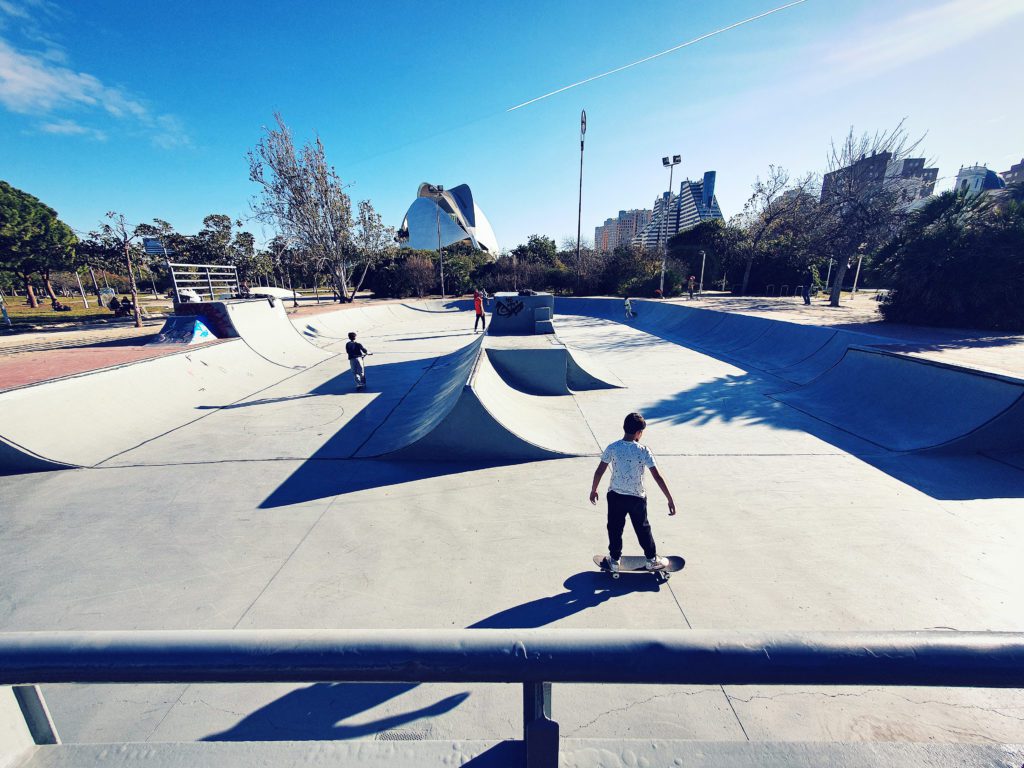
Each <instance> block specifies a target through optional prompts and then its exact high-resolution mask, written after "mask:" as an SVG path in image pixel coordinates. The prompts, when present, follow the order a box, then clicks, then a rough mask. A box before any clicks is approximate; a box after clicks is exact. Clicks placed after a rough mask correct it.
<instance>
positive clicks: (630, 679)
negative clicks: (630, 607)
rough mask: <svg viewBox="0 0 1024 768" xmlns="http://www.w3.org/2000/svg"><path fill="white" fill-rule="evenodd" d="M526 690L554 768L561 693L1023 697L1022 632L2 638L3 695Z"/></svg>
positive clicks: (528, 714)
mask: <svg viewBox="0 0 1024 768" xmlns="http://www.w3.org/2000/svg"><path fill="white" fill-rule="evenodd" d="M255 682H266V683H269V682H274V683H316V682H380V683H384V682H407V683H522V685H523V738H524V740H525V746H526V755H527V765H530V766H554V765H556V764H557V759H558V724H557V723H556V722H554V720H552V711H551V688H552V684H553V683H615V684H631V683H648V684H650V683H656V684H672V685H701V684H713V685H871V686H875V685H891V686H908V685H915V686H941V687H965V686H966V687H984V688H1024V633H1012V632H951V631H927V632H806V633H772V632H723V631H705V630H670V631H656V632H655V631H651V630H565V629H521V630H506V629H457V630H305V631H298V630H209V631H159V632H16V633H6V634H0V685H13V686H32V685H37V684H43V683H255Z"/></svg>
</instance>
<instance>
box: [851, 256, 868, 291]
mask: <svg viewBox="0 0 1024 768" xmlns="http://www.w3.org/2000/svg"><path fill="white" fill-rule="evenodd" d="M867 247H868V244H867V243H861V244H860V245H859V246H857V272H856V273H855V274H854V276H853V293H851V294H850V300H851V301H853V297H854V296H856V295H857V280H858V279H860V264H861V262H862V261H864V251H865V250H867Z"/></svg>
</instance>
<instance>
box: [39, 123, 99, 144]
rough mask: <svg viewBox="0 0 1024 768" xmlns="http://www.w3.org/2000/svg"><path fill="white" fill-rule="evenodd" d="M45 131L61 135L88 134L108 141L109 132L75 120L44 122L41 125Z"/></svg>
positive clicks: (90, 136)
mask: <svg viewBox="0 0 1024 768" xmlns="http://www.w3.org/2000/svg"><path fill="white" fill-rule="evenodd" d="M39 130H41V131H42V132H43V133H53V134H57V135H59V136H88V137H89V138H91V139H95V140H96V141H106V140H107V134H106V133H104V132H103V131H101V130H98V129H96V128H89V127H88V126H85V125H81V124H80V123H76V122H75V121H74V120H54V121H52V122H48V123H43V124H42V125H40V126H39Z"/></svg>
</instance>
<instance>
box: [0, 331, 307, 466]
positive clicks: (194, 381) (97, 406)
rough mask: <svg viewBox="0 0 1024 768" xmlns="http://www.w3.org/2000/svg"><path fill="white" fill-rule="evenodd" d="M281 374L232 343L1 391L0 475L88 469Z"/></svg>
mask: <svg viewBox="0 0 1024 768" xmlns="http://www.w3.org/2000/svg"><path fill="white" fill-rule="evenodd" d="M287 375H288V374H287V373H286V372H285V371H283V370H282V369H281V367H280V366H278V365H274V364H272V363H270V362H268V361H267V360H265V359H263V358H261V357H259V356H258V355H256V354H255V353H254V352H253V351H252V350H251V349H250V348H249V347H247V346H246V345H245V344H244V343H243V342H242V341H241V340H240V339H232V340H229V341H222V342H219V343H215V344H209V345H205V346H201V347H195V348H192V349H189V348H188V347H184V348H183V349H182V351H181V352H180V353H177V354H169V355H165V356H163V357H158V358H152V359H149V360H142V361H139V362H136V363H130V364H128V365H122V366H116V367H113V368H107V369H104V370H100V371H90V372H88V373H84V374H80V375H77V376H69V377H66V378H63V379H55V380H51V381H46V382H41V383H39V384H34V385H31V386H27V387H21V388H19V389H12V390H8V391H6V392H3V393H0V474H11V473H19V472H34V471H41V470H48V469H66V468H70V467H91V466H95V465H97V464H100V463H102V462H103V461H104V460H106V459H109V458H111V457H113V456H115V455H117V454H119V453H122V452H124V451H127V450H129V449H131V448H134V447H136V446H138V445H140V444H142V443H144V442H146V441H148V440H151V439H153V438H155V437H158V436H160V435H162V434H164V433H165V432H168V431H170V430H173V429H176V428H178V427H181V426H183V425H185V424H187V423H189V422H191V421H194V420H195V419H198V418H201V417H202V416H204V415H206V414H208V413H211V412H212V410H213V409H216V408H217V407H220V406H222V405H223V404H225V403H231V402H235V401H237V400H240V399H241V398H243V397H246V396H248V395H251V394H252V393H254V392H256V391H258V390H260V389H263V388H264V387H267V386H269V385H270V384H273V383H275V382H277V381H280V380H281V379H282V378H283V377H284V376H287ZM43 424H55V425H59V428H57V429H47V428H45V427H42V426H40V425H43ZM196 458H197V459H201V458H202V455H201V452H200V453H197V456H196Z"/></svg>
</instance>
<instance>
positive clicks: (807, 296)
mask: <svg viewBox="0 0 1024 768" xmlns="http://www.w3.org/2000/svg"><path fill="white" fill-rule="evenodd" d="M812 287H814V270H813V269H811V266H810V265H809V264H808V265H807V269H806V271H805V272H804V291H803V295H804V304H810V303H811V288H812Z"/></svg>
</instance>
